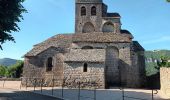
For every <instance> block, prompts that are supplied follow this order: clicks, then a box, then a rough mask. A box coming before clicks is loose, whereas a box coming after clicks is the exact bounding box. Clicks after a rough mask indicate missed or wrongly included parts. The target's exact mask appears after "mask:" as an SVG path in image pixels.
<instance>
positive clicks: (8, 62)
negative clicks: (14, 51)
mask: <svg viewBox="0 0 170 100" xmlns="http://www.w3.org/2000/svg"><path fill="white" fill-rule="evenodd" d="M17 61H18V60H16V59H11V58H3V59H0V65H3V66H11V65H13V64H16V62H17Z"/></svg>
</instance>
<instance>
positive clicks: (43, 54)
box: [23, 0, 145, 88]
mask: <svg viewBox="0 0 170 100" xmlns="http://www.w3.org/2000/svg"><path fill="white" fill-rule="evenodd" d="M75 2H76V4H75V5H76V9H75V10H76V11H75V12H76V13H75V14H76V15H75V33H72V34H57V35H55V36H53V37H51V38H49V39H47V40H45V41H43V42H42V43H39V44H36V45H34V47H33V49H32V50H31V51H29V52H28V53H27V54H25V56H24V57H25V60H24V72H23V77H24V78H25V79H26V78H30V79H31V78H35V79H44V80H43V81H44V83H45V84H46V85H48V86H50V84H51V80H53V79H54V80H55V82H54V83H55V85H61V84H65V85H66V86H69V87H76V86H78V84H81V86H82V87H88V86H96V87H97V88H106V87H112V86H119V85H120V84H122V85H124V86H125V87H133V88H136V87H138V88H139V87H142V86H143V84H144V82H145V60H144V48H143V47H142V46H141V45H140V44H139V43H138V42H137V41H133V38H134V37H133V35H132V34H131V33H130V32H129V31H127V30H123V29H121V25H122V23H121V20H120V19H121V16H120V15H119V13H108V12H107V8H108V7H107V5H106V4H104V3H103V0H76V1H75Z"/></svg>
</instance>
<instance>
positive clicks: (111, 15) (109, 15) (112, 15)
mask: <svg viewBox="0 0 170 100" xmlns="http://www.w3.org/2000/svg"><path fill="white" fill-rule="evenodd" d="M107 17H118V18H120V17H121V16H120V14H119V13H107Z"/></svg>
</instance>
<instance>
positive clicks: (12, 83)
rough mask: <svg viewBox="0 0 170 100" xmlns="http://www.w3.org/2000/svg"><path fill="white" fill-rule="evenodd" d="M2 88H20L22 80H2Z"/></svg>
mask: <svg viewBox="0 0 170 100" xmlns="http://www.w3.org/2000/svg"><path fill="white" fill-rule="evenodd" d="M0 88H10V89H20V88H21V81H19V80H0Z"/></svg>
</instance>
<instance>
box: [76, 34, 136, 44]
mask: <svg viewBox="0 0 170 100" xmlns="http://www.w3.org/2000/svg"><path fill="white" fill-rule="evenodd" d="M132 38H133V36H132V35H131V34H115V33H112V32H111V33H98V32H96V33H83V34H75V35H74V36H73V42H97V43H105V42H106V43H112V42H131V39H132Z"/></svg>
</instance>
